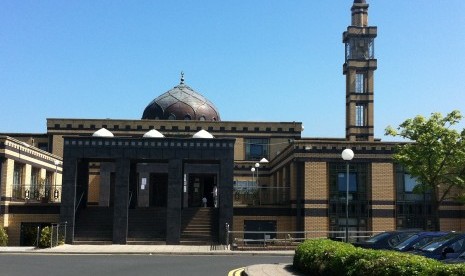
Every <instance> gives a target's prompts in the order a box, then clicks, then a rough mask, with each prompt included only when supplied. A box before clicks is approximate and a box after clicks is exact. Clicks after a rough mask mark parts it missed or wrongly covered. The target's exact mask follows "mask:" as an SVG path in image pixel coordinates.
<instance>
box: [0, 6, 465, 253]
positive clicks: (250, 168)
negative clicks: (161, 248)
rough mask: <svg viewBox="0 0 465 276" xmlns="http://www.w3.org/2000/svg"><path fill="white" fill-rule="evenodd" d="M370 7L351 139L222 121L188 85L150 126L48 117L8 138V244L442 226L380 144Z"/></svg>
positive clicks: (356, 67) (359, 23)
mask: <svg viewBox="0 0 465 276" xmlns="http://www.w3.org/2000/svg"><path fill="white" fill-rule="evenodd" d="M368 7H369V6H368V4H367V3H366V2H365V0H355V1H354V3H353V5H352V8H351V12H352V23H351V25H350V26H348V27H347V30H346V31H345V32H344V33H343V43H344V44H345V61H344V64H343V74H344V75H345V76H346V93H345V98H346V106H345V107H346V135H345V137H343V138H324V139H323V138H309V137H302V136H301V133H302V131H303V125H302V123H301V122H240V121H222V120H221V116H220V109H218V108H217V107H216V106H215V105H214V104H213V103H212V102H210V101H209V100H208V99H207V98H205V97H204V96H202V95H201V94H200V93H199V92H197V91H195V90H194V89H193V88H191V87H189V86H188V85H187V84H186V81H185V79H184V76H183V75H182V76H181V80H180V83H179V84H178V85H176V86H174V88H172V89H171V90H168V91H167V92H165V93H163V94H161V95H160V96H158V97H156V98H155V99H154V100H153V101H152V102H150V103H149V104H148V105H147V106H146V107H145V109H144V110H143V112H142V117H141V119H140V120H113V119H67V118H63V119H60V118H48V119H47V132H46V133H45V134H28V133H24V134H18V133H15V134H12V133H3V134H1V135H0V166H1V167H0V172H1V178H0V187H1V203H0V222H1V225H2V226H3V227H4V228H5V229H7V232H8V235H9V243H10V245H30V244H31V243H33V241H34V237H35V232H34V229H36V228H37V227H39V228H40V227H44V226H47V225H50V224H51V223H60V222H65V221H66V222H67V235H66V242H67V243H75V244H76V243H93V242H104V243H113V244H131V243H165V244H198V243H206V244H210V243H224V242H226V239H227V238H228V236H227V231H226V228H227V227H229V229H230V230H232V231H269V232H270V233H271V234H270V235H271V236H273V235H276V234H272V233H280V232H289V233H291V232H292V233H296V232H308V234H306V236H307V237H311V236H322V235H324V236H331V235H332V234H331V233H333V231H344V230H345V229H349V230H350V231H367V232H374V231H386V230H393V229H409V228H417V229H431V228H432V224H431V221H432V213H431V206H430V204H429V195H428V194H426V195H419V194H415V193H413V187H414V186H415V184H416V183H415V180H414V179H413V178H411V177H410V175H409V174H408V172H406V171H405V170H404V169H403V168H402V167H401V166H399V165H398V164H395V163H394V161H393V158H392V156H393V153H394V149H395V146H396V143H394V142H383V141H381V140H380V139H376V138H375V137H374V72H375V70H376V69H377V60H376V58H375V51H374V49H375V43H374V42H375V38H376V36H377V27H374V26H369V25H368ZM346 148H349V149H351V150H353V152H354V153H355V157H354V158H353V159H352V160H350V161H344V160H343V159H342V158H341V152H342V151H343V150H344V149H346ZM346 183H349V185H348V187H347V186H346ZM347 207H348V208H347ZM440 215H441V228H442V230H456V231H460V230H463V229H465V219H464V218H465V212H464V209H463V207H462V206H461V205H459V204H456V203H454V202H447V204H446V205H445V206H443V207H442V209H441V212H440ZM227 225H228V226H227ZM244 238H245V237H244ZM271 238H272V237H271Z"/></svg>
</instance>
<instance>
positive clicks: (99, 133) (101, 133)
mask: <svg viewBox="0 0 465 276" xmlns="http://www.w3.org/2000/svg"><path fill="white" fill-rule="evenodd" d="M92 136H94V137H114V135H113V133H111V131H109V130H108V129H106V128H101V129H99V130H97V131H96V132H94V134H92Z"/></svg>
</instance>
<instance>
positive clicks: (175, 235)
mask: <svg viewBox="0 0 465 276" xmlns="http://www.w3.org/2000/svg"><path fill="white" fill-rule="evenodd" d="M233 153H234V139H201V138H191V139H176V138H118V137H65V139H64V161H63V167H64V168H65V169H64V176H63V193H62V198H63V200H62V206H61V220H62V221H67V222H68V224H69V225H70V231H69V235H67V240H66V242H67V243H73V241H74V233H75V229H76V226H78V225H76V218H77V216H78V215H79V213H80V211H81V210H83V209H85V208H86V207H87V206H88V199H89V189H90V188H89V167H90V165H89V164H91V163H98V164H100V172H99V173H100V182H99V189H98V191H99V195H98V204H99V205H100V206H101V207H106V208H108V210H109V211H108V212H109V215H108V216H109V218H108V220H109V221H110V223H109V225H110V226H109V227H111V229H110V230H109V231H110V232H111V241H112V242H113V243H115V244H126V243H127V241H128V219H129V218H128V217H129V208H135V209H137V208H144V207H157V208H160V209H161V210H162V211H163V212H161V214H163V218H158V219H160V220H161V221H165V229H164V230H165V236H164V237H165V241H166V244H179V243H180V242H181V231H182V229H181V228H182V227H181V218H182V213H183V209H185V208H188V207H200V205H201V199H202V198H203V197H204V196H205V197H207V198H208V201H209V202H210V204H209V205H210V206H212V204H213V194H212V192H213V187H214V186H216V187H217V189H218V209H217V211H218V212H217V214H218V215H217V216H218V217H217V220H215V221H217V223H218V224H217V225H216V227H215V229H220V231H219V233H217V236H218V239H219V241H224V240H225V236H224V235H225V233H224V231H222V230H223V229H224V225H225V224H226V223H229V225H232V210H233V209H232V190H233V187H232V185H233ZM215 213H216V212H215ZM158 214H160V213H158Z"/></svg>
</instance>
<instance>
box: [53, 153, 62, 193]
mask: <svg viewBox="0 0 465 276" xmlns="http://www.w3.org/2000/svg"><path fill="white" fill-rule="evenodd" d="M59 164H60V161H58V160H55V184H54V186H55V187H54V191H53V198H54V199H58V196H59V193H58V190H57V177H58V174H57V171H58V165H59Z"/></svg>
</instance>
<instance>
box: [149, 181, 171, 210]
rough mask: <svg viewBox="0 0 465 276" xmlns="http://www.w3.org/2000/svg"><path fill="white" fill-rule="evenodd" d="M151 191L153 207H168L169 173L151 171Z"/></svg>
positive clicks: (151, 204)
mask: <svg viewBox="0 0 465 276" xmlns="http://www.w3.org/2000/svg"><path fill="white" fill-rule="evenodd" d="M149 191H150V198H149V200H150V206H151V207H166V203H167V197H168V174H167V173H151V174H150V188H149Z"/></svg>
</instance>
